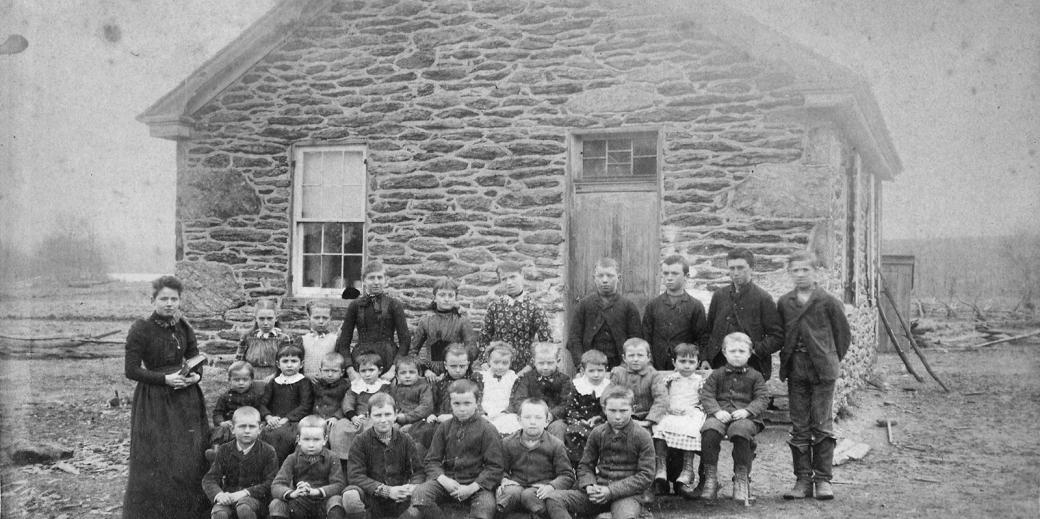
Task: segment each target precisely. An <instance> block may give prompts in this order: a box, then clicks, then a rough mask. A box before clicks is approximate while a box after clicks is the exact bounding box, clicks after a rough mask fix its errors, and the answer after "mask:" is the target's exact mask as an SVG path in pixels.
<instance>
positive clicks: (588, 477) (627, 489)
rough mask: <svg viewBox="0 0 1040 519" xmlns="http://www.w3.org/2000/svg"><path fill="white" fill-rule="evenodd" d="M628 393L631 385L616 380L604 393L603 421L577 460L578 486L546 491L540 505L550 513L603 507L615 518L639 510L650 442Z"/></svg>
mask: <svg viewBox="0 0 1040 519" xmlns="http://www.w3.org/2000/svg"><path fill="white" fill-rule="evenodd" d="M633 398H634V395H633V394H632V390H631V389H628V388H627V387H620V386H610V387H609V388H608V389H607V391H606V392H605V393H604V394H603V407H604V408H605V412H606V415H607V423H605V424H601V425H599V426H597V427H596V428H595V429H593V430H592V433H590V434H589V439H588V442H587V443H586V445H585V453H584V454H583V455H582V458H581V462H579V463H578V485H577V489H576V490H564V491H557V492H552V493H550V494H549V497H548V499H547V500H546V503H545V506H546V511H547V512H548V515H549V517H550V518H551V519H570V517H571V514H576V515H596V514H600V513H603V512H610V514H611V516H612V517H613V518H614V519H635V518H636V517H638V516H639V514H640V513H642V510H643V506H642V504H641V503H640V502H639V499H638V497H639V496H640V495H642V494H643V493H645V492H646V491H647V490H648V489H649V488H650V482H651V481H653V477H654V446H653V441H652V440H651V438H650V433H649V432H647V431H646V429H645V428H643V427H639V426H638V425H636V424H635V422H634V421H633V420H632V401H633Z"/></svg>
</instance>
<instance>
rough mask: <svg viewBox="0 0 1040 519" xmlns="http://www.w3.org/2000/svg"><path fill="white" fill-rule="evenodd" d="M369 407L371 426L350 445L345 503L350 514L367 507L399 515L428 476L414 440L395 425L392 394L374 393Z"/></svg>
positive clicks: (372, 513) (374, 514) (361, 513)
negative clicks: (417, 486) (417, 487)
mask: <svg viewBox="0 0 1040 519" xmlns="http://www.w3.org/2000/svg"><path fill="white" fill-rule="evenodd" d="M397 374H398V376H400V375H401V371H400V369H399V370H398V372H397ZM416 377H418V372H416ZM368 411H369V420H368V423H370V424H371V425H372V426H371V427H370V428H369V429H367V430H366V431H365V432H363V433H361V434H360V435H359V436H358V437H357V438H356V439H355V440H354V444H353V445H352V446H351V447H350V458H349V459H348V460H347V480H348V481H349V482H350V485H349V486H347V489H346V490H345V491H343V507H344V508H345V509H346V511H347V517H350V518H354V517H357V518H361V517H364V515H365V513H366V511H367V512H368V513H369V515H370V516H371V517H397V516H399V515H401V514H402V513H403V512H404V511H405V510H407V509H408V507H409V506H410V505H411V497H412V492H413V491H414V490H415V487H416V485H418V484H419V483H422V482H423V481H424V480H425V479H426V478H425V474H424V473H423V466H422V460H421V459H420V458H419V451H418V449H417V448H416V446H415V442H413V441H412V440H411V438H409V437H408V436H407V435H405V434H402V433H401V432H400V431H399V430H398V429H397V428H396V427H394V422H395V421H396V418H397V409H396V403H395V402H394V399H393V398H392V397H391V396H390V395H387V394H383V393H379V394H377V395H374V396H372V399H371V400H370V401H369V408H368Z"/></svg>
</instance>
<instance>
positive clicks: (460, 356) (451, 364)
mask: <svg viewBox="0 0 1040 519" xmlns="http://www.w3.org/2000/svg"><path fill="white" fill-rule="evenodd" d="M470 362H471V360H470V358H469V352H468V351H466V346H465V345H463V344H460V343H453V344H451V345H449V346H448V349H447V350H445V352H444V378H442V379H440V380H438V381H437V383H436V384H434V386H433V414H432V415H430V416H429V417H428V418H427V421H428V422H441V423H444V422H447V421H448V420H451V417H452V411H451V397H450V395H449V393H450V391H449V388H450V387H451V384H452V383H453V382H455V381H457V380H469V381H471V382H473V384H474V385H475V386H476V388H477V389H476V391H477V407H480V403H481V402H482V401H483V397H484V377H483V375H481V373H480V372H479V371H473V369H472V366H470Z"/></svg>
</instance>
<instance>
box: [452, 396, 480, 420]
mask: <svg viewBox="0 0 1040 519" xmlns="http://www.w3.org/2000/svg"><path fill="white" fill-rule="evenodd" d="M476 412H477V397H476V395H474V394H473V393H452V394H451V414H453V415H455V418H458V419H459V420H469V419H470V418H472V417H473V415H474V414H476Z"/></svg>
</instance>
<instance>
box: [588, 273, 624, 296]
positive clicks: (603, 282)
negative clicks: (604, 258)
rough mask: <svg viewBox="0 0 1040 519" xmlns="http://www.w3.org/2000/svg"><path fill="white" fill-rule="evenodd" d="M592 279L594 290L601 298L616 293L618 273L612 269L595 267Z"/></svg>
mask: <svg viewBox="0 0 1040 519" xmlns="http://www.w3.org/2000/svg"><path fill="white" fill-rule="evenodd" d="M592 277H593V278H595V280H596V290H597V291H599V295H601V296H611V295H614V292H617V286H618V279H620V278H619V277H618V271H617V269H616V268H614V267H596V270H594V271H593V273H592Z"/></svg>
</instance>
